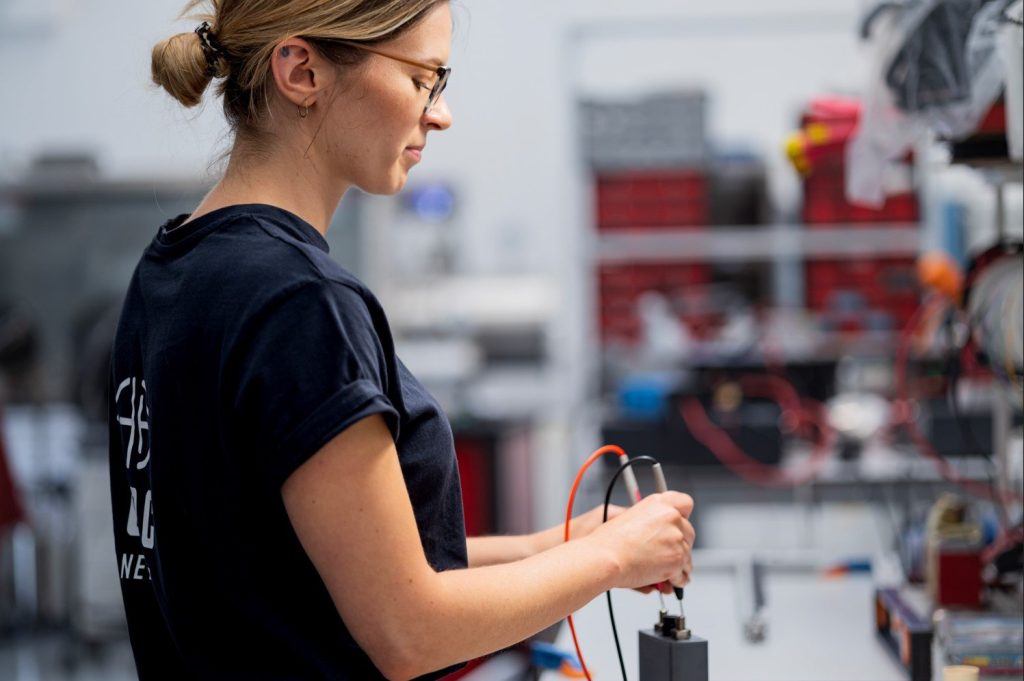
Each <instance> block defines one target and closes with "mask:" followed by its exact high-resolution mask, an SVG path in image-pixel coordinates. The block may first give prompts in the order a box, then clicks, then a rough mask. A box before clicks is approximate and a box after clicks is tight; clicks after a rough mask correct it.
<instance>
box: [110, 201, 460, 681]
mask: <svg viewBox="0 0 1024 681" xmlns="http://www.w3.org/2000/svg"><path fill="white" fill-rule="evenodd" d="M185 219H186V216H179V217H178V218H175V219H174V220H171V221H169V222H168V223H167V224H165V225H164V226H163V227H161V228H160V230H159V232H158V233H157V235H156V237H155V238H154V239H153V242H152V243H151V244H150V246H149V247H148V248H147V249H146V251H145V252H144V254H143V256H142V259H141V261H140V262H139V265H138V267H137V268H136V270H135V273H134V275H133V276H132V280H131V285H130V287H129V289H128V294H127V297H126V299H125V303H124V308H123V310H122V312H121V319H120V322H119V324H118V328H117V335H116V338H115V340H114V348H113V355H112V371H111V386H110V396H111V399H110V477H111V494H112V497H113V510H114V536H115V545H116V548H117V563H118V570H119V572H120V576H121V590H122V593H123V596H124V602H125V607H126V610H127V615H128V629H129V634H130V637H131V642H132V648H133V651H134V653H135V661H136V663H137V666H138V671H139V676H140V678H141V679H142V680H143V681H149V680H151V679H216V680H217V681H226V680H229V679H246V680H247V681H251V680H255V679H359V680H360V681H362V680H364V679H377V678H383V677H382V676H381V674H380V672H379V671H378V670H377V669H376V668H375V667H374V665H373V664H372V663H371V662H370V660H369V658H368V657H367V656H366V654H365V653H364V652H363V651H362V650H361V649H360V648H359V646H358V645H357V644H356V642H355V641H354V640H353V638H352V636H351V634H350V633H349V632H348V629H347V628H346V627H345V623H344V622H343V621H342V619H341V617H340V616H339V614H338V612H337V610H336V609H335V607H334V604H333V602H332V601H331V597H330V595H329V594H328V592H327V589H326V587H325V586H324V584H323V582H322V581H321V579H320V576H319V574H318V573H317V571H316V569H315V568H314V567H313V564H312V563H311V562H310V560H309V558H308V557H307V556H306V554H305V552H304V551H303V549H302V546H301V545H300V543H299V540H298V538H297V537H296V535H295V533H294V531H293V529H292V526H291V523H290V522H289V520H288V516H287V514H286V512H285V508H284V503H283V501H282V498H281V485H282V484H283V483H284V481H285V480H286V479H287V478H288V476H289V475H290V474H291V473H292V472H293V471H295V470H296V469H297V468H298V467H299V466H301V465H302V464H303V463H304V462H305V461H306V460H308V459H309V458H310V457H311V456H312V455H313V454H315V453H316V452H317V451H318V450H319V449H320V448H321V447H322V446H323V445H324V444H326V443H327V442H328V441H329V440H330V439H331V438H332V437H334V436H335V435H337V434H338V433H340V432H341V431H343V430H344V429H345V428H347V427H348V426H350V425H352V424H353V423H355V422H356V421H358V420H359V419H362V418H364V417H367V416H369V415H371V414H379V415H381V416H382V417H383V418H384V420H385V421H386V422H387V424H388V426H389V428H390V429H391V432H392V434H393V436H394V438H395V443H396V446H397V450H398V457H399V461H400V464H401V468H402V473H403V475H404V477H405V483H406V487H407V488H408V491H409V496H410V498H411V500H412V505H413V509H414V511H415V515H416V523H417V526H418V528H419V534H420V539H421V540H422V542H423V549H424V551H425V552H426V556H427V560H428V561H429V563H430V564H431V565H432V566H433V567H434V568H435V569H437V570H449V569H453V568H462V567H465V566H466V537H465V526H464V522H463V515H462V499H461V491H460V487H459V476H458V469H457V467H456V460H455V450H454V444H453V438H452V432H451V428H450V426H449V424H448V421H447V419H446V418H445V416H444V414H443V413H442V411H441V409H440V407H439V406H438V404H437V402H436V401H435V400H434V399H433V398H432V397H431V396H430V395H429V393H427V391H426V390H425V389H424V388H423V386H422V385H421V384H420V383H419V382H418V381H417V380H416V379H415V378H414V377H413V376H412V375H411V374H410V373H409V371H408V370H407V369H406V368H405V366H404V365H403V364H402V363H401V361H399V359H398V358H397V356H396V355H395V348H394V344H393V341H392V337H391V333H390V331H389V329H388V323H387V320H386V319H385V316H384V312H383V310H382V309H381V307H380V305H379V304H378V302H377V300H376V299H375V298H374V296H373V295H372V294H371V293H370V292H369V290H367V288H366V287H365V286H364V285H363V284H362V283H360V282H359V281H358V280H357V279H356V278H355V277H354V276H352V275H351V274H350V273H348V272H347V271H345V270H344V269H343V268H342V267H341V266H340V265H338V264H337V263H336V262H335V261H333V260H331V258H330V257H329V256H328V254H327V242H326V241H325V240H324V239H323V236H322V235H321V234H320V233H319V232H317V231H316V230H315V229H314V228H313V227H312V226H311V225H309V224H308V223H306V222H305V221H303V220H301V219H300V218H298V217H297V216H295V215H293V214H291V213H289V212H287V211H284V210H281V209H279V208H275V207H272V206H266V205H242V206H232V207H228V208H223V209H221V210H217V211H214V212H212V213H209V214H207V215H203V216H201V217H199V218H197V219H196V220H194V221H192V222H189V223H187V224H182V223H183V222H184V220H185ZM351 464H352V465H353V466H358V465H359V461H357V460H353V461H352V462H351ZM351 550H353V551H358V550H360V547H358V546H353V547H351ZM394 559H395V560H402V556H395V557H394ZM395 626H414V625H413V624H412V623H409V622H396V623H395ZM447 671H450V670H447ZM441 675H442V673H440V672H439V673H437V674H432V675H430V677H428V678H437V677H439V676H441Z"/></svg>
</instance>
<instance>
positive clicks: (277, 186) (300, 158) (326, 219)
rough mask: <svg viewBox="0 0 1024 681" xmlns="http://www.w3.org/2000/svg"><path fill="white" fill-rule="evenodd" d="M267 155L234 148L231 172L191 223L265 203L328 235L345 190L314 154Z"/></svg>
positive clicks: (286, 148)
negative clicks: (223, 211) (219, 212)
mask: <svg viewBox="0 0 1024 681" xmlns="http://www.w3.org/2000/svg"><path fill="white" fill-rule="evenodd" d="M275 146H276V147H277V148H275V149H274V150H271V151H270V152H267V153H251V152H249V151H247V150H246V149H245V145H244V144H243V143H241V142H236V144H235V148H234V149H233V150H232V152H231V161H230V162H229V163H228V169H227V172H226V173H225V174H224V177H223V178H222V179H221V180H220V182H218V183H217V184H216V185H215V186H214V188H213V189H212V190H210V193H209V194H207V195H206V197H205V198H204V199H203V201H202V202H201V203H200V204H199V206H198V207H197V208H196V210H195V212H194V213H193V214H192V217H193V218H196V217H199V216H200V215H203V214H205V213H209V212H211V211H213V210H216V209H218V208H223V207H225V206H232V205H238V204H244V203H265V204H269V205H271V206H277V207H278V208H283V209H284V210H287V211H289V212H291V213H294V214H295V215H298V216H299V217H300V218H302V219H303V220H305V221H306V222H308V223H309V224H310V225H312V226H313V227H314V228H315V229H316V230H317V231H318V232H320V233H321V234H323V235H325V236H326V234H327V228H328V227H329V226H330V224H331V218H332V216H333V215H334V212H335V210H337V208H338V203H339V202H340V201H341V197H342V195H343V194H344V193H345V190H346V189H348V185H347V184H341V183H338V182H336V181H332V178H331V177H330V174H329V172H328V169H327V167H326V164H324V163H323V162H322V161H321V160H320V159H318V157H317V154H316V151H315V149H312V148H311V149H309V153H308V155H307V154H306V153H305V152H306V151H307V150H306V148H305V145H304V144H301V143H298V142H294V141H292V142H285V141H284V140H281V143H280V144H278V145H275Z"/></svg>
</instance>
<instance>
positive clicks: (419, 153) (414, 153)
mask: <svg viewBox="0 0 1024 681" xmlns="http://www.w3.org/2000/svg"><path fill="white" fill-rule="evenodd" d="M405 153H406V154H407V155H408V156H409V158H411V159H412V160H413V161H415V162H417V163H419V161H420V159H421V158H423V147H406V148H405Z"/></svg>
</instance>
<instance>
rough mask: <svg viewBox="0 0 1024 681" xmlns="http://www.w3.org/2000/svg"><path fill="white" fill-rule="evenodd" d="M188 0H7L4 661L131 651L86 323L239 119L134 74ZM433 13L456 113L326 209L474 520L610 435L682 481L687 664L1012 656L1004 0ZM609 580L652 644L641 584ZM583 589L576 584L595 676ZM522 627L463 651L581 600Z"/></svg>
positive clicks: (896, 666)
mask: <svg viewBox="0 0 1024 681" xmlns="http://www.w3.org/2000/svg"><path fill="white" fill-rule="evenodd" d="M182 4H183V3H181V2H180V0H151V1H149V2H145V3H114V2H109V1H107V0H2V1H0V84H2V86H3V92H4V98H3V101H4V102H5V104H4V106H3V107H2V112H0V677H2V678H4V679H8V678H10V679H17V680H18V681H22V680H30V679H31V680H36V679H112V680H117V679H122V678H134V668H133V663H132V661H131V655H130V651H129V649H128V647H127V643H126V637H127V635H126V631H125V628H124V624H123V613H122V610H121V604H120V593H119V587H118V574H117V566H116V563H115V559H114V550H113V538H112V534H111V517H110V498H109V494H110V491H109V485H108V482H107V469H106V465H107V464H106V457H107V454H106V447H107V444H106V427H105V423H104V419H105V417H106V402H105V399H106V398H105V394H104V391H105V388H106V372H107V356H108V353H109V344H110V339H111V337H112V333H113V328H114V325H115V324H116V320H117V314H118V311H119V307H120V304H121V300H122V296H123V294H124V291H125V290H126V287H127V282H128V280H129V278H130V276H131V273H132V271H133V269H134V267H135V264H136V262H137V260H138V258H139V256H140V254H141V252H142V250H143V249H144V248H145V246H146V245H147V244H148V243H149V241H150V240H151V239H152V237H153V235H154V234H155V231H156V228H157V227H158V226H159V225H160V224H162V223H163V222H164V221H166V220H167V219H169V218H171V217H173V216H175V215H177V214H179V213H182V212H188V211H190V210H192V209H193V208H194V207H195V205H196V204H197V203H198V201H199V200H200V199H201V197H202V196H203V195H204V193H205V192H206V191H207V190H208V189H209V188H210V187H211V186H212V185H213V183H214V182H215V181H216V178H217V177H218V173H219V172H220V170H221V169H222V167H223V163H222V161H221V160H218V159H219V158H220V157H221V155H222V154H223V153H224V152H226V151H228V150H229V148H230V143H231V139H230V137H229V136H228V132H227V130H226V126H225V124H224V120H223V116H222V114H221V112H220V107H219V102H215V101H210V102H207V103H205V104H204V105H202V106H201V107H200V108H198V109H193V110H185V109H182V108H181V107H180V106H179V105H178V104H177V103H176V102H174V101H173V100H172V99H171V98H170V97H168V96H166V95H165V94H163V92H162V91H160V90H158V89H157V88H156V87H155V86H153V85H151V84H150V82H149V78H148V69H149V50H150V49H151V47H152V45H153V44H154V43H155V42H157V41H158V40H160V39H162V38H164V37H166V36H168V35H170V34H171V33H174V32H179V31H189V30H192V29H193V28H194V24H195V22H189V21H180V20H178V19H177V15H178V13H179V12H180V11H181V5H182ZM454 15H455V20H456V30H455V38H454V44H453V48H452V53H451V60H450V63H451V65H452V67H453V77H452V80H451V83H450V85H449V88H448V90H447V91H446V97H447V100H448V103H449V106H450V108H451V110H452V112H453V116H454V125H453V127H452V128H451V130H450V131H448V132H445V133H444V134H438V135H432V136H431V139H430V144H429V146H428V149H427V150H426V152H425V154H424V161H423V163H422V164H421V165H420V166H419V167H417V169H416V170H415V171H414V172H413V173H412V175H411V177H410V180H409V183H408V185H407V187H406V188H405V189H404V190H403V192H402V193H401V194H399V195H397V196H394V197H375V196H368V195H365V194H362V193H360V192H358V191H357V190H352V191H350V192H349V193H348V194H347V195H346V196H345V198H344V200H343V201H342V203H341V206H340V208H339V210H338V212H337V214H336V216H335V219H334V222H333V224H332V226H331V229H330V232H329V233H328V241H329V242H330V245H331V253H332V256H333V257H335V258H337V260H338V261H339V262H341V264H343V265H344V266H346V267H348V268H349V269H351V270H352V271H353V272H355V273H356V274H357V275H358V276H360V277H361V278H363V279H364V280H365V281H366V282H367V283H368V284H369V285H370V287H371V288H372V289H373V290H374V291H375V293H376V294H377V295H378V297H379V298H380V299H381V301H382V303H383V304H384V308H385V310H387V312H388V315H389V319H390V322H391V325H392V327H393V330H394V332H395V334H396V337H397V338H398V341H399V353H400V354H401V356H402V357H403V360H404V361H405V362H406V364H408V365H409V367H410V368H411V369H412V370H413V372H414V373H416V374H417V375H418V376H419V377H420V378H421V380H423V382H424V383H425V384H426V385H427V386H428V387H429V388H430V390H431V391H432V392H433V393H434V394H435V395H436V396H437V397H438V399H439V400H440V401H441V402H442V404H443V405H444V406H445V408H446V410H447V413H448V415H449V417H450V418H451V420H452V423H453V427H454V429H455V432H456V442H457V454H458V458H459V466H460V473H461V476H462V484H463V494H464V501H465V513H466V525H467V530H468V531H469V533H470V534H473V535H479V534H493V533H525V532H530V531H534V530H538V529H541V528H544V527H549V526H552V525H555V524H558V523H559V522H560V520H561V519H562V518H563V517H564V509H565V504H566V500H567V498H568V495H569V489H570V486H571V483H572V480H573V478H574V476H575V475H576V472H577V470H578V469H579V467H580V466H581V464H583V462H584V461H585V460H586V458H587V456H588V454H589V453H590V452H591V451H592V450H594V449H595V448H596V447H597V446H599V445H601V444H603V443H614V444H618V445H620V446H622V447H623V448H625V450H626V451H627V452H628V453H629V454H630V455H631V456H636V455H641V454H644V455H649V456H654V457H656V458H658V459H659V460H661V461H662V462H663V463H664V464H665V466H666V472H667V475H668V482H669V486H670V487H671V488H674V489H679V490H683V491H686V492H688V493H690V494H691V495H693V497H694V498H695V500H696V508H697V511H696V513H695V515H694V519H693V520H694V524H695V526H696V527H697V531H698V541H697V546H696V549H695V564H696V571H697V572H696V575H695V580H694V584H693V586H692V587H691V588H689V589H687V596H686V598H687V601H686V603H687V617H688V620H689V626H690V628H691V629H692V630H693V631H694V633H695V634H697V635H699V636H702V637H704V638H707V639H708V640H709V642H710V643H709V650H710V655H709V659H710V670H711V672H710V673H711V678H713V679H716V680H719V681H741V680H743V681H767V680H775V679H777V680H780V681H782V680H786V681H800V680H806V681H822V680H824V679H830V680H835V681H841V680H848V681H855V680H857V681H864V680H865V679H870V680H871V681H895V680H896V679H912V680H913V681H925V680H929V679H940V678H943V677H942V668H943V667H944V666H946V665H949V664H954V663H965V662H967V663H971V664H974V665H975V666H978V667H980V668H981V670H982V672H983V673H984V674H994V675H1001V678H1007V676H1009V677H1011V678H1013V677H1016V678H1021V675H1022V674H1024V659H1022V658H1024V650H1022V646H1024V643H1022V641H1024V635H1022V624H1021V612H1022V609H1024V601H1022V569H1021V564H1022V552H1021V539H1022V533H1024V531H1022V526H1021V499H1022V496H1024V482H1022V477H1024V474H1022V471H1024V454H1022V435H1021V400H1022V393H1021V385H1022V384H1021V381H1022V367H1024V359H1022V353H1024V350H1022V318H1021V298H1022V295H1024V293H1022V285H1021V281H1022V272H1024V268H1022V262H1024V261H1022V256H1021V252H1022V250H1021V240H1022V184H1021V183H1022V166H1021V141H1022V133H1021V121H1022V120H1024V113H1022V110H1021V59H1022V41H1021V40H1022V39H1021V2H1020V1H1017V2H1008V1H1003V0H990V1H983V0H903V1H901V2H888V3H881V4H879V3H873V2H865V1H862V0H771V1H769V2H754V1H753V0H730V1H726V0H718V1H717V2H711V1H710V0H691V1H690V2H685V3H684V2H679V1H678V0H674V1H671V2H670V1H668V0H632V1H631V2H617V1H616V2H611V1H609V2H592V1H590V2H588V1H585V0H562V1H561V2H546V1H542V0H517V1H516V2H498V1H497V0H479V1H477V2H472V3H470V2H461V3H458V4H456V5H455V6H454ZM607 464H608V465H603V464H602V465H598V466H595V467H593V468H592V469H591V470H590V471H588V473H587V474H586V476H585V478H584V482H583V485H582V486H581V488H580V492H579V494H578V496H577V499H576V508H577V510H584V509H587V508H590V507H592V506H593V505H595V504H598V503H600V502H601V500H602V499H603V498H604V493H605V486H606V485H607V483H608V482H609V480H610V478H611V474H612V473H613V472H614V470H615V466H616V465H617V460H614V459H613V458H612V457H609V460H608V462H607ZM645 475H646V472H641V473H640V474H639V477H640V485H641V489H643V490H644V491H645V493H646V492H650V491H653V486H652V484H651V482H650V480H649V479H648V478H646V477H645ZM613 500H615V501H617V502H618V503H627V500H626V495H625V493H624V491H623V490H616V491H615V493H614V495H613ZM616 598H618V599H619V601H621V602H620V603H618V606H617V607H618V608H619V609H620V613H619V618H618V619H619V632H620V637H621V638H622V641H623V648H624V650H623V653H624V656H625V658H626V664H627V668H628V669H629V670H630V675H631V677H632V678H636V676H635V675H636V671H635V670H636V669H637V664H638V662H639V659H638V657H639V655H640V653H639V651H638V648H637V641H636V637H637V634H636V632H637V631H638V630H640V629H649V628H650V627H651V626H652V625H653V624H654V623H655V622H656V621H657V618H658V609H659V607H660V605H659V603H658V602H657V597H656V596H653V595H652V596H648V597H641V596H639V595H638V594H622V595H621V597H620V596H619V595H618V594H617V595H616ZM670 605H671V607H673V608H674V607H675V605H674V604H670ZM603 607H604V606H603V603H596V605H592V606H587V608H585V609H584V610H583V611H581V613H579V615H578V626H579V628H580V631H581V639H582V641H581V643H582V648H583V652H584V655H585V656H586V657H587V662H588V666H590V667H591V669H592V670H593V671H594V673H595V678H601V679H604V678H613V677H617V675H618V662H617V659H616V656H615V652H614V648H613V647H612V646H611V635H610V631H609V629H608V621H607V614H606V613H605V611H604V610H603ZM542 638H543V640H537V641H532V642H527V643H524V644H523V645H522V646H517V647H516V648H514V649H512V650H510V651H506V652H504V653H503V654H500V655H497V656H495V657H494V658H491V659H489V660H486V661H480V662H477V663H475V664H474V666H472V668H471V669H469V670H467V672H464V674H465V675H466V676H465V678H473V679H483V680H488V679H493V680H500V679H509V678H520V677H522V678H528V677H524V676H522V675H523V674H524V673H525V674H531V673H532V674H535V675H542V676H543V678H545V679H553V678H559V676H561V675H564V674H569V675H571V674H572V673H574V672H573V669H572V663H571V662H565V663H563V662H562V660H563V659H569V658H572V657H574V653H572V642H571V640H570V639H569V638H568V635H567V632H566V631H565V630H562V629H556V630H552V631H550V632H548V633H547V634H546V635H545V636H544V637H542ZM588 653H589V654H588ZM549 667H550V668H551V670H549V671H542V668H549ZM641 681H644V680H643V679H641Z"/></svg>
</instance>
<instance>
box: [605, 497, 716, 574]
mask: <svg viewBox="0 0 1024 681" xmlns="http://www.w3.org/2000/svg"><path fill="white" fill-rule="evenodd" d="M692 511H693V498H692V497H690V495H689V494H683V493H682V492H673V491H669V492H664V493H662V494H652V495H650V496H647V497H644V498H643V499H642V500H641V501H640V502H638V503H637V504H636V505H635V506H632V507H631V508H629V509H628V510H626V511H624V512H623V513H621V514H620V515H618V516H617V517H615V518H613V519H611V520H609V521H608V522H607V523H605V524H603V525H601V526H600V527H598V528H597V529H595V530H594V531H593V532H592V533H591V534H590V535H588V537H587V538H588V539H590V540H591V541H594V542H600V545H601V546H602V547H603V548H604V549H606V550H609V551H610V552H611V555H612V556H613V557H614V559H615V562H616V565H617V567H618V574H617V576H616V578H615V584H614V586H616V587H620V588H626V589H642V588H643V587H647V586H650V585H651V584H659V583H662V582H666V581H667V582H670V583H671V584H672V585H674V586H686V585H687V584H688V583H689V581H690V573H691V572H692V571H693V559H692V555H691V554H692V549H693V541H694V538H695V536H696V533H695V531H694V529H693V525H691V524H690V521H689V517H690V513H691V512H692Z"/></svg>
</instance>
